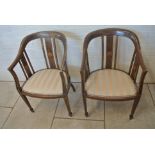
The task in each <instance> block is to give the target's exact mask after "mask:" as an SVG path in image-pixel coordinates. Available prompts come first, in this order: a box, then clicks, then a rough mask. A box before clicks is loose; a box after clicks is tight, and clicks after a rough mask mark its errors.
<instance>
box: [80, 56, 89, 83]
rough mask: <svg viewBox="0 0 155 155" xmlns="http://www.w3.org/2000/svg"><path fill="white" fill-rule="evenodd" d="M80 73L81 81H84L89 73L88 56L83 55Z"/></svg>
mask: <svg viewBox="0 0 155 155" xmlns="http://www.w3.org/2000/svg"><path fill="white" fill-rule="evenodd" d="M80 73H81V79H82V82H84V83H85V82H86V80H87V78H88V76H89V74H90V70H89V64H88V58H87V57H85V55H83V59H82V64H81V69H80Z"/></svg>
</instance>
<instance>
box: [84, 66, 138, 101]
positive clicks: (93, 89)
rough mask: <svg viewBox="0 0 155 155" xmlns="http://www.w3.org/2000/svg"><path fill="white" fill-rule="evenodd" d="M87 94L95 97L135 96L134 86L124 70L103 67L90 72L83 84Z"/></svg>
mask: <svg viewBox="0 0 155 155" xmlns="http://www.w3.org/2000/svg"><path fill="white" fill-rule="evenodd" d="M85 90H86V92H87V95H90V96H96V97H105V98H106V97H107V98H116V99H117V98H119V97H121V98H122V97H135V96H136V92H137V90H136V86H135V84H134V82H133V80H132V79H131V77H130V76H129V75H128V74H126V73H125V72H122V71H119V70H113V69H104V70H99V71H95V72H93V73H91V74H90V76H89V78H88V80H87V81H86V84H85Z"/></svg>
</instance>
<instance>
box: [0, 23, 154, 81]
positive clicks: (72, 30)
mask: <svg viewBox="0 0 155 155" xmlns="http://www.w3.org/2000/svg"><path fill="white" fill-rule="evenodd" d="M107 27H119V28H127V29H130V30H132V31H134V32H135V33H136V34H137V35H138V36H139V39H140V43H141V47H142V54H143V58H144V61H145V64H146V66H147V68H148V71H149V74H148V75H147V78H146V80H145V82H149V83H152V82H155V67H154V66H155V61H154V60H155V26H142V25H141V26H134V25H130V26H128V25H125V26H122V25H121V26H118V25H117V26H115V25H112V26H109V25H106V26H104V25H99V26H97V25H86V26H80V25H76V26H74V25H70V26H68V25H61V26H60V25H59V26H56V25H49V26H39V25H37V26H15V25H14V26H11V25H10V26H0V81H12V80H13V79H12V76H11V75H10V73H9V72H8V71H7V67H8V66H9V64H10V63H11V62H12V61H13V60H14V58H15V56H16V55H17V52H18V48H19V45H20V42H21V40H22V38H23V37H24V36H25V35H28V34H30V33H33V32H37V31H43V30H56V31H60V32H62V33H64V34H65V35H66V37H67V41H68V65H69V71H70V74H71V77H72V81H75V82H78V81H80V74H79V69H80V65H81V60H82V43H83V40H84V37H85V36H86V35H87V33H89V32H91V31H93V30H96V29H101V28H107ZM97 47H98V46H95V44H94V45H92V47H91V52H90V59H92V61H93V64H92V67H94V68H95V67H96V68H97V66H98V54H97V52H96V51H98V49H97ZM121 50H122V51H123V53H124V54H125V56H124V57H120V62H121V63H120V64H121V66H122V67H124V68H126V66H127V63H128V62H129V59H128V55H130V51H131V46H127V44H126V43H125V42H124V43H123V48H122V49H121ZM33 60H34V61H35V62H36V63H37V62H39V61H41V60H40V56H39V55H38V52H34V53H33ZM95 60H96V61H95ZM38 64H39V63H38ZM19 74H20V73H19ZM22 79H23V78H22V75H21V80H22Z"/></svg>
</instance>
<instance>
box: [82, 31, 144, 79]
mask: <svg viewBox="0 0 155 155" xmlns="http://www.w3.org/2000/svg"><path fill="white" fill-rule="evenodd" d="M119 37H126V38H128V39H130V40H131V41H132V43H133V45H134V52H133V57H132V61H131V64H130V68H129V74H130V75H131V77H132V78H133V79H135V78H136V76H137V73H138V68H139V65H138V64H139V63H138V61H142V58H141V53H140V43H139V39H138V37H137V35H136V34H135V33H134V32H131V31H129V30H126V29H119V28H108V29H101V30H97V31H93V32H91V33H89V34H88V35H87V36H86V37H85V40H84V46H83V61H85V60H86V61H85V62H87V63H88V65H89V60H88V46H89V43H90V42H91V41H92V40H93V39H95V38H100V39H101V47H102V48H101V50H102V51H101V53H102V54H101V69H105V68H106V69H117V54H118V42H119ZM83 63H84V62H83ZM134 64H137V65H134ZM132 66H136V68H135V67H132ZM88 68H89V66H88Z"/></svg>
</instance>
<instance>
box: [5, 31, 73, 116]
mask: <svg viewBox="0 0 155 155" xmlns="http://www.w3.org/2000/svg"><path fill="white" fill-rule="evenodd" d="M32 41H38V42H39V45H40V46H39V47H40V49H41V51H42V52H43V54H42V55H43V59H44V60H45V61H44V62H45V63H44V66H45V67H43V69H40V70H35V69H34V66H33V64H32V63H31V61H30V58H29V56H28V52H27V51H26V47H27V46H28V44H29V43H30V42H32ZM56 41H59V42H61V44H62V46H63V48H62V50H63V55H62V61H61V62H59V61H58V56H57V46H58V45H57V44H56ZM33 52H34V51H33ZM35 52H37V49H36V50H35ZM66 59H67V42H66V38H65V36H64V35H63V34H62V33H59V32H55V31H44V32H37V33H33V34H30V35H28V36H26V37H25V38H24V39H23V40H22V42H21V45H20V48H19V52H18V55H17V57H16V59H15V60H14V61H13V63H12V64H11V65H10V67H9V68H8V70H9V71H10V72H11V74H12V76H13V78H14V80H15V84H16V88H17V91H18V92H19V94H20V96H21V97H22V99H23V100H24V102H25V103H26V104H27V106H28V107H29V109H30V111H31V112H34V109H33V108H32V106H31V105H30V103H29V101H28V99H27V97H26V96H30V97H35V98H45V99H55V98H64V101H65V104H66V107H67V110H68V113H69V116H72V112H71V109H70V105H69V100H68V92H69V89H70V86H71V87H72V89H73V91H75V88H74V86H73V84H72V83H71V80H70V75H69V72H68V68H67V61H66ZM17 65H20V67H21V69H22V72H23V74H24V76H25V79H26V80H25V82H24V84H22V85H21V84H20V82H19V77H18V76H17V72H16V71H15V67H16V66H17Z"/></svg>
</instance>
